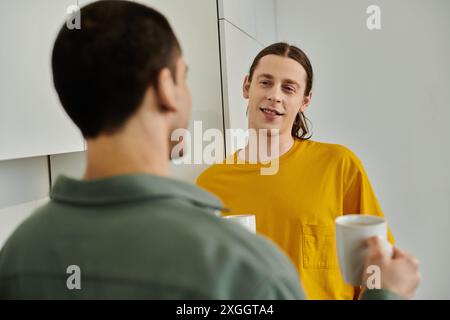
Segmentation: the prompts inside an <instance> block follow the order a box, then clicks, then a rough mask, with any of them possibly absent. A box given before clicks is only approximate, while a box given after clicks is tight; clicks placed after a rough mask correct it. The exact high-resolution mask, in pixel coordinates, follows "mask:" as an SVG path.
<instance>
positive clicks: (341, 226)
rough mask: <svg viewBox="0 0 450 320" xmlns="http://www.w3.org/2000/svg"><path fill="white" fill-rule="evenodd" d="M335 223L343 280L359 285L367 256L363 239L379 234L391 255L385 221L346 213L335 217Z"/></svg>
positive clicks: (374, 217) (370, 216) (369, 216)
mask: <svg viewBox="0 0 450 320" xmlns="http://www.w3.org/2000/svg"><path fill="white" fill-rule="evenodd" d="M335 225H336V249H337V254H338V258H339V269H340V270H341V274H342V276H343V278H344V280H345V282H347V283H349V284H351V285H355V286H360V285H362V279H363V272H364V270H363V268H364V262H365V259H366V257H367V248H366V246H365V245H364V241H365V240H367V239H369V238H370V237H372V236H379V237H380V238H381V239H383V240H384V241H383V243H384V247H385V249H386V250H387V252H388V253H389V255H392V246H391V244H390V243H389V242H388V241H387V221H386V220H385V219H383V218H380V217H376V216H372V215H365V214H348V215H344V216H340V217H337V218H336V220H335Z"/></svg>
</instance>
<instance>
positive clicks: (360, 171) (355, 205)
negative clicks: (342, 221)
mask: <svg viewBox="0 0 450 320" xmlns="http://www.w3.org/2000/svg"><path fill="white" fill-rule="evenodd" d="M342 174H343V207H342V208H343V214H355V213H356V214H357V213H362V214H370V215H375V216H379V217H384V213H383V211H382V210H381V207H380V204H379V203H378V200H377V198H376V195H375V192H374V190H373V188H372V185H371V183H370V181H369V178H368V176H367V173H366V171H365V170H364V167H363V165H362V163H361V161H360V160H359V159H358V157H357V156H356V155H355V154H354V153H353V152H352V151H350V150H348V149H346V153H345V156H344V157H343V166H342ZM388 240H389V242H390V243H392V244H394V237H393V235H392V232H391V230H390V228H388Z"/></svg>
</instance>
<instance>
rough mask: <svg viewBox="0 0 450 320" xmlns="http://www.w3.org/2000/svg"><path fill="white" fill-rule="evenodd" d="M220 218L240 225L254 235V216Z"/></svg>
mask: <svg viewBox="0 0 450 320" xmlns="http://www.w3.org/2000/svg"><path fill="white" fill-rule="evenodd" d="M222 218H223V219H227V220H230V221H233V222H234V223H237V224H240V225H241V226H243V227H244V228H246V229H247V230H249V231H250V232H252V233H256V217H255V215H254V214H236V215H230V216H223V217H222Z"/></svg>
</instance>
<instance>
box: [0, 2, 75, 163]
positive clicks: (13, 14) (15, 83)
mask: <svg viewBox="0 0 450 320" xmlns="http://www.w3.org/2000/svg"><path fill="white" fill-rule="evenodd" d="M73 4H76V0H71V1H70V0H58V1H54V0H39V1H31V0H28V1H27V0H15V1H1V2H0V18H1V19H0V41H1V49H0V70H1V71H0V90H1V91H0V160H5V159H14V158H23V157H32V156H38V155H46V154H55V153H62V152H71V151H80V150H83V149H84V144H83V138H82V136H81V133H80V132H79V131H78V129H77V128H76V126H75V125H74V124H73V123H72V122H71V121H70V119H69V118H68V116H67V115H66V114H65V112H64V110H63V109H62V107H61V105H60V103H59V99H58V97H57V94H56V92H55V90H54V88H53V82H52V76H51V64H50V59H51V51H52V47H53V42H54V40H55V38H56V35H57V32H58V30H59V28H60V27H61V26H62V25H63V23H65V20H66V16H67V8H68V7H69V6H70V5H73Z"/></svg>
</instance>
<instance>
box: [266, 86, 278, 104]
mask: <svg viewBox="0 0 450 320" xmlns="http://www.w3.org/2000/svg"><path fill="white" fill-rule="evenodd" d="M267 100H269V101H270V102H275V103H280V102H281V91H280V89H279V88H278V87H276V86H274V87H272V89H271V90H270V92H269V94H268V96H267Z"/></svg>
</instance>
